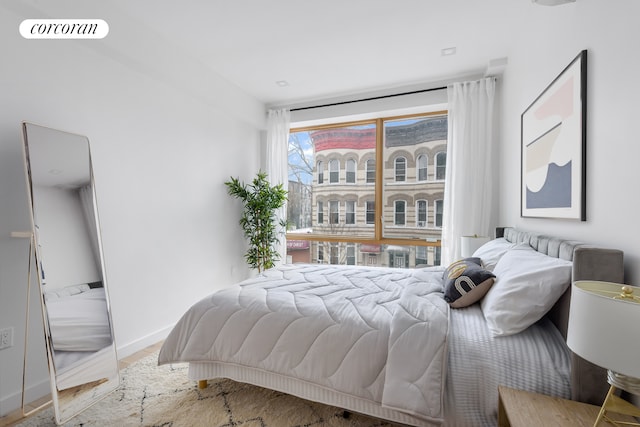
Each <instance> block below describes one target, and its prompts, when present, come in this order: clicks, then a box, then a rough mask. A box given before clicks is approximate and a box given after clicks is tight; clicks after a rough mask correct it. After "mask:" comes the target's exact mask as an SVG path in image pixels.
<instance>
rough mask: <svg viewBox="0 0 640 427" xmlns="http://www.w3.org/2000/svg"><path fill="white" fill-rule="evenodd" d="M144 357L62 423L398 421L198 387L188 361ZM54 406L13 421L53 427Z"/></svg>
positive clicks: (219, 426)
mask: <svg viewBox="0 0 640 427" xmlns="http://www.w3.org/2000/svg"><path fill="white" fill-rule="evenodd" d="M157 360H158V355H157V353H156V354H153V355H151V356H147V357H145V358H143V359H141V360H139V361H138V362H136V363H134V364H132V365H130V366H129V367H127V368H125V369H124V370H123V371H122V372H121V379H122V382H121V385H120V387H119V388H118V389H117V390H116V391H115V392H113V393H111V394H110V395H109V396H107V397H106V398H105V399H103V400H101V401H100V402H98V403H97V404H95V405H94V406H92V407H90V408H89V409H87V410H86V411H84V412H82V413H81V414H80V415H78V416H76V417H74V418H73V419H72V420H71V421H69V422H68V423H67V424H65V426H68V427H80V426H100V427H103V426H155V427H183V426H184V427H198V426H207V427H236V426H237V427H294V426H295V427H297V426H309V427H311V426H327V427H382V426H389V427H396V426H397V424H392V423H388V422H385V421H382V420H379V419H375V418H370V417H367V416H364V415H360V414H348V416H347V417H346V418H345V413H344V411H343V410H341V409H339V408H335V407H332V406H327V405H322V404H319V403H315V402H310V401H307V400H304V399H299V398H296V397H293V396H290V395H287V394H284V393H280V392H275V391H272V390H267V389H264V388H261V387H256V386H252V385H248V384H243V383H238V382H235V381H231V380H227V379H220V380H212V381H209V386H208V387H207V388H206V389H203V390H200V389H198V387H197V384H195V382H194V381H191V380H189V379H188V378H187V366H186V365H184V364H181V365H174V366H168V365H165V366H157ZM55 425H56V423H55V417H54V414H53V408H52V407H48V408H46V409H44V410H42V411H41V412H39V413H37V414H35V415H34V416H31V417H30V418H28V419H26V420H24V421H22V422H21V423H19V424H16V426H20V427H43V426H55Z"/></svg>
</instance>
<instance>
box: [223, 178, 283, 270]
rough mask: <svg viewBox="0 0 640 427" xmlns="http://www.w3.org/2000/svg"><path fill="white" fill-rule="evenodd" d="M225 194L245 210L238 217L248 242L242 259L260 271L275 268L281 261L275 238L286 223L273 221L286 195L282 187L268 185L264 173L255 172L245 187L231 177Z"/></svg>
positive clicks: (276, 238) (277, 240) (277, 241)
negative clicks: (240, 203) (254, 175)
mask: <svg viewBox="0 0 640 427" xmlns="http://www.w3.org/2000/svg"><path fill="white" fill-rule="evenodd" d="M225 185H226V186H227V192H228V193H229V195H231V196H232V197H235V198H237V199H240V200H242V203H243V204H244V211H243V212H242V217H241V218H240V226H241V227H242V231H243V232H244V236H245V237H246V238H247V240H248V241H249V249H248V250H247V253H246V254H245V259H246V260H247V263H248V264H249V265H250V266H251V268H257V269H258V272H262V271H264V270H266V269H268V268H271V267H273V266H274V265H275V262H276V261H277V260H278V259H280V254H279V253H278V251H277V250H276V247H275V245H276V243H279V242H280V239H279V238H278V236H279V235H280V234H282V232H283V230H284V229H285V227H286V224H287V223H286V221H285V220H280V221H278V219H277V218H276V211H277V210H278V209H280V208H281V207H282V206H284V204H285V202H286V201H287V192H286V191H285V189H284V187H283V186H282V184H278V185H275V186H271V185H270V184H269V181H268V180H267V174H266V173H265V172H262V171H260V172H258V174H257V175H256V177H255V178H254V179H253V181H252V182H251V184H245V183H244V182H241V181H240V180H239V179H238V178H234V177H231V179H230V180H229V181H227V182H225Z"/></svg>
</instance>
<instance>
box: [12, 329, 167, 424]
mask: <svg viewBox="0 0 640 427" xmlns="http://www.w3.org/2000/svg"><path fill="white" fill-rule="evenodd" d="M161 346H162V341H160V342H158V343H156V344H153V345H151V346H149V347H146V348H143V349H142V350H140V351H138V352H136V353H134V354H132V355H131V356H127V357H125V358H123V359H120V360H119V362H118V366H119V367H120V370H123V369H124V368H126V367H127V366H129V365H131V364H132V363H134V362H137V361H138V360H140V359H142V358H144V357H146V356H149V355H151V354H153V353H154V352H156V351H158V350H159V349H160V347H161ZM47 401H49V402H48V404H47ZM44 404H46V406H44V407H47V406H49V405H50V404H51V397H50V396H45V397H43V398H41V399H39V400H37V401H35V402H30V403H29V404H27V405H26V407H25V411H26V412H29V411H31V410H32V409H35V408H37V407H39V406H41V405H44ZM26 418H28V417H23V416H22V409H17V410H15V411H13V412H10V413H8V414H7V415H5V416H4V417H0V427H12V426H14V425H16V424H18V423H19V422H21V421H24V420H25V419H26Z"/></svg>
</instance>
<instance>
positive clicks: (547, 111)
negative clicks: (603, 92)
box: [520, 50, 587, 221]
mask: <svg viewBox="0 0 640 427" xmlns="http://www.w3.org/2000/svg"><path fill="white" fill-rule="evenodd" d="M586 118H587V51H586V50H583V51H582V52H580V53H579V54H578V56H576V58H575V59H574V60H573V61H572V62H571V63H570V64H569V65H568V66H567V67H566V68H565V69H564V70H563V71H562V72H561V73H560V74H559V75H558V77H556V78H555V80H553V81H552V82H551V84H550V85H549V86H548V87H547V88H546V89H545V90H544V91H543V92H542V93H541V94H540V95H539V96H538V97H537V98H536V100H535V101H533V103H532V104H531V105H530V106H529V107H528V108H527V109H526V110H525V111H524V113H522V116H521V144H522V147H521V149H522V152H521V153H522V169H521V170H522V177H521V179H522V184H521V197H520V198H521V211H520V214H521V216H523V217H538V218H565V219H576V220H581V221H586V219H587V215H586V194H585V191H586V141H587V135H586Z"/></svg>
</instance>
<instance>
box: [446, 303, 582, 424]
mask: <svg viewBox="0 0 640 427" xmlns="http://www.w3.org/2000/svg"><path fill="white" fill-rule="evenodd" d="M449 331H450V334H449V369H448V373H447V383H446V390H445V425H446V426H455V427H471V426H473V427H475V426H479V427H480V426H495V425H497V414H498V386H499V385H504V386H508V387H512V388H516V389H520V390H528V391H532V392H537V393H542V394H546V395H550V396H557V397H561V398H570V395H571V389H570V355H569V350H568V348H567V346H566V344H565V342H564V340H563V338H562V336H561V335H560V332H558V330H557V329H556V327H555V326H554V325H553V324H552V323H551V322H550V321H549V320H547V319H543V320H541V321H540V322H538V323H536V324H534V325H532V326H530V327H529V328H528V329H526V330H524V331H523V332H520V333H518V334H515V335H511V336H506V337H493V336H492V334H491V332H490V331H489V328H488V326H487V323H486V321H485V319H484V315H483V314H482V310H481V309H480V305H479V304H475V305H472V306H470V307H467V308H464V309H457V310H451V316H450V324H449Z"/></svg>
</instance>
